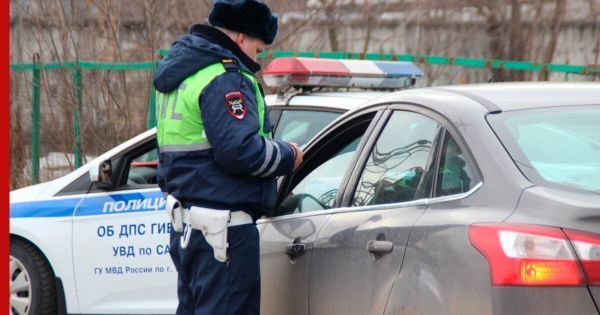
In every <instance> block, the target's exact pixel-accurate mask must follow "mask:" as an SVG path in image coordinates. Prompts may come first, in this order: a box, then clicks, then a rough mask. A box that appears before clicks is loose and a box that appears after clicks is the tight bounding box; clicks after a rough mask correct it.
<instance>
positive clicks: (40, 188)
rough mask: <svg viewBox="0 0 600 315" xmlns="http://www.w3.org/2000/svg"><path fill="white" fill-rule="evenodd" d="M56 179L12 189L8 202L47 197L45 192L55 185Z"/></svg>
mask: <svg viewBox="0 0 600 315" xmlns="http://www.w3.org/2000/svg"><path fill="white" fill-rule="evenodd" d="M55 182H56V181H49V182H46V183H41V184H37V185H33V186H28V187H24V188H21V189H17V190H13V191H11V192H10V202H11V203H13V202H22V201H31V200H35V199H41V198H44V197H48V195H47V193H45V192H47V191H48V188H49V187H51V186H53V185H55Z"/></svg>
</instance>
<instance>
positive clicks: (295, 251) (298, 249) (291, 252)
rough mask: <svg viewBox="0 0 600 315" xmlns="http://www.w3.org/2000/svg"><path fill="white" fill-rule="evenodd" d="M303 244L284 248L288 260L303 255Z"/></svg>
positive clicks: (289, 245)
mask: <svg viewBox="0 0 600 315" xmlns="http://www.w3.org/2000/svg"><path fill="white" fill-rule="evenodd" d="M304 251H305V249H304V244H288V245H286V246H285V253H286V254H287V255H288V256H290V258H296V257H299V256H302V255H303V254H304Z"/></svg>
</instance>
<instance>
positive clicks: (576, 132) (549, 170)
mask: <svg viewBox="0 0 600 315" xmlns="http://www.w3.org/2000/svg"><path fill="white" fill-rule="evenodd" d="M488 121H489V122H490V124H491V125H492V128H493V129H494V130H495V131H496V133H497V134H498V136H499V138H500V140H501V141H502V143H503V144H504V145H505V147H506V148H507V149H508V152H509V154H510V155H511V156H512V158H513V160H514V161H515V162H516V164H517V166H518V167H519V169H520V170H521V171H522V172H523V174H525V176H527V177H528V178H529V179H530V180H531V181H532V182H534V183H535V184H543V183H545V184H551V185H560V186H562V187H565V188H566V187H570V188H574V189H577V190H586V191H593V192H600V106H565V107H554V108H543V109H533V110H523V111H511V112H505V113H501V114H497V115H490V116H489V117H488Z"/></svg>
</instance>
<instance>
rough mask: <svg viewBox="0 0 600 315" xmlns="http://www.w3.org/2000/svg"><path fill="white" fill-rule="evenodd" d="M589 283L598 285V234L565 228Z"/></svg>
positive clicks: (599, 279)
mask: <svg viewBox="0 0 600 315" xmlns="http://www.w3.org/2000/svg"><path fill="white" fill-rule="evenodd" d="M565 233H567V236H568V237H569V239H570V240H571V243H572V244H573V247H574V248H575V251H576V252H577V257H578V258H579V261H580V262H581V266H582V267H583V271H584V272H585V276H586V278H587V281H588V284H589V285H600V234H594V233H587V232H581V231H574V230H565Z"/></svg>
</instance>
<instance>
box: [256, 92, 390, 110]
mask: <svg viewBox="0 0 600 315" xmlns="http://www.w3.org/2000/svg"><path fill="white" fill-rule="evenodd" d="M389 93H390V92H377V91H352V92H310V93H302V94H297V95H293V96H291V97H290V96H288V97H281V96H278V95H267V96H266V97H265V101H266V103H267V104H268V105H270V106H301V107H319V108H332V109H338V110H352V109H355V108H359V107H360V105H362V104H364V103H366V102H368V101H371V100H374V99H376V98H378V97H381V96H383V95H386V94H389Z"/></svg>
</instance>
